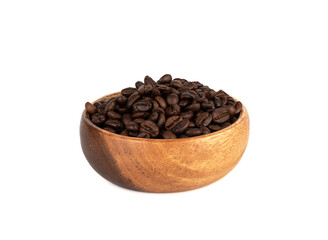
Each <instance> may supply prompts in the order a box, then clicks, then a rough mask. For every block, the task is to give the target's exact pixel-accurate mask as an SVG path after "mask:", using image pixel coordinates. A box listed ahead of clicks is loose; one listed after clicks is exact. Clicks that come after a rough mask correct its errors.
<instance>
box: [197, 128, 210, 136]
mask: <svg viewBox="0 0 328 240" xmlns="http://www.w3.org/2000/svg"><path fill="white" fill-rule="evenodd" d="M200 129H201V130H202V132H203V135H205V134H209V133H211V130H209V129H208V128H207V127H201V128H200Z"/></svg>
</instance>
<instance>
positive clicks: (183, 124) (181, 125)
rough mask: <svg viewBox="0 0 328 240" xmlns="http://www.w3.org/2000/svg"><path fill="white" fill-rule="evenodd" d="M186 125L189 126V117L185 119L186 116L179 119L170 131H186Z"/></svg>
mask: <svg viewBox="0 0 328 240" xmlns="http://www.w3.org/2000/svg"><path fill="white" fill-rule="evenodd" d="M188 127H189V119H187V118H183V120H182V121H180V122H179V123H177V124H176V125H175V126H174V127H173V128H172V131H173V132H174V133H175V134H180V133H183V132H184V131H186V130H187V128H188Z"/></svg>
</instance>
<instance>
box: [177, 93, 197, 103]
mask: <svg viewBox="0 0 328 240" xmlns="http://www.w3.org/2000/svg"><path fill="white" fill-rule="evenodd" d="M180 99H182V100H188V101H191V100H193V99H194V96H193V95H192V94H191V93H190V92H184V93H181V95H180Z"/></svg>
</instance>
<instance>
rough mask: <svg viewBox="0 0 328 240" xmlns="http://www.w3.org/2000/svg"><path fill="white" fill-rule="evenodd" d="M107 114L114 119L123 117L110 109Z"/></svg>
mask: <svg viewBox="0 0 328 240" xmlns="http://www.w3.org/2000/svg"><path fill="white" fill-rule="evenodd" d="M107 116H108V117H109V118H112V119H118V120H121V119H122V115H121V114H119V113H117V112H114V111H108V113H107Z"/></svg>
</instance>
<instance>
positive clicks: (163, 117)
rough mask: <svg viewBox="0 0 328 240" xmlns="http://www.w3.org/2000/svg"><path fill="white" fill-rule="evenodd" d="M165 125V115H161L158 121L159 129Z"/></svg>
mask: <svg viewBox="0 0 328 240" xmlns="http://www.w3.org/2000/svg"><path fill="white" fill-rule="evenodd" d="M164 124H165V114H164V113H160V114H159V117H158V121H157V125H158V127H159V128H161V127H163V126H164Z"/></svg>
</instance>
